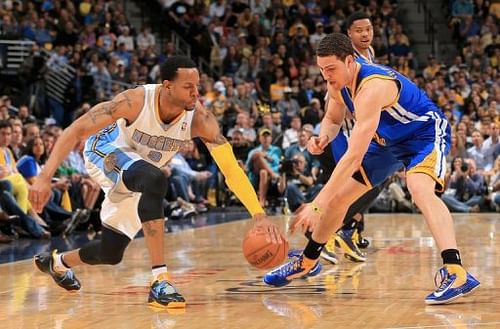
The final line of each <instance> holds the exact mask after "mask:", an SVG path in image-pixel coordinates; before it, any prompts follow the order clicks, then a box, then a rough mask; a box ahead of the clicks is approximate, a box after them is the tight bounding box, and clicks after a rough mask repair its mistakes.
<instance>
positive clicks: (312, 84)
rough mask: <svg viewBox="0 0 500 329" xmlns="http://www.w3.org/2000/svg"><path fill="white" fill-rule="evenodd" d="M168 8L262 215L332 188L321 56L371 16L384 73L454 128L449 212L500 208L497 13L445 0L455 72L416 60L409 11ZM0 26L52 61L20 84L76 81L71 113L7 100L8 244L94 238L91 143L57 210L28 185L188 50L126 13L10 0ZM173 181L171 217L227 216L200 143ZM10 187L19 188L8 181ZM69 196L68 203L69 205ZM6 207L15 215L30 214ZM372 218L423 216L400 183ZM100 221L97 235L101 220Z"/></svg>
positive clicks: (326, 6)
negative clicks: (66, 140)
mask: <svg viewBox="0 0 500 329" xmlns="http://www.w3.org/2000/svg"><path fill="white" fill-rule="evenodd" d="M161 3H162V5H163V13H162V19H163V20H164V22H165V24H166V26H168V27H169V28H170V29H172V30H173V31H176V33H177V34H178V35H179V36H181V37H182V38H184V39H185V40H186V41H187V42H188V44H190V45H191V56H192V57H193V58H194V59H195V60H200V59H201V60H203V61H205V62H206V63H208V66H209V68H210V69H209V70H208V71H206V72H202V74H201V81H200V95H201V99H200V100H201V102H202V103H203V104H204V106H205V107H206V108H207V109H209V110H210V111H212V112H213V113H214V115H215V116H216V117H217V119H218V120H219V122H220V125H221V127H222V129H223V132H224V134H225V135H226V136H227V137H228V139H229V140H230V142H231V143H232V145H233V150H234V152H235V155H236V157H237V159H238V161H239V162H240V164H241V166H242V168H244V169H245V170H246V172H247V173H248V175H249V178H250V180H251V181H252V183H253V184H254V187H255V190H256V192H257V193H258V196H259V199H260V202H261V204H262V205H263V206H265V207H269V206H272V205H273V204H274V203H275V202H282V201H283V200H286V201H287V203H288V206H289V208H290V209H291V210H294V209H295V208H297V207H298V206H299V205H300V204H301V203H303V202H305V201H306V200H308V199H309V198H311V197H312V196H313V195H314V194H315V193H317V191H318V190H319V188H321V183H322V182H323V181H324V178H322V177H321V166H320V165H319V162H318V161H317V160H316V159H314V158H313V157H312V156H311V155H310V154H309V153H308V152H307V150H306V148H305V145H306V143H307V140H308V138H309V137H310V136H312V135H314V134H318V132H319V123H320V122H321V119H322V117H323V115H324V97H325V94H326V84H325V82H324V81H323V79H322V77H321V75H320V72H319V69H318V67H317V66H316V65H315V56H314V49H315V46H316V44H317V43H318V41H319V40H320V39H321V38H322V37H323V36H324V35H325V34H326V33H331V32H345V22H346V18H347V17H348V16H349V15H351V14H352V13H354V12H356V11H364V12H366V13H367V14H369V15H370V17H371V20H372V24H373V29H374V40H373V43H372V46H373V48H374V51H375V54H376V61H377V62H378V63H381V64H385V65H389V66H392V67H394V68H395V69H397V70H398V71H400V72H402V73H404V74H405V75H407V76H408V77H410V78H411V79H412V80H413V81H414V82H415V83H417V84H418V85H419V86H420V87H421V88H423V89H424V90H425V91H426V92H427V93H428V95H429V96H430V97H431V98H432V99H433V100H434V101H435V102H436V103H437V104H438V105H439V106H440V107H441V108H442V110H443V111H444V113H445V114H446V115H447V116H448V118H449V120H450V123H451V125H452V146H451V150H450V154H449V156H448V158H447V161H448V165H449V177H448V178H447V188H446V190H445V191H444V193H443V194H442V198H443V200H444V201H445V202H446V204H447V205H448V206H449V207H450V209H452V210H453V211H458V212H475V211H481V210H483V211H491V210H493V211H495V210H497V209H498V207H499V205H500V193H499V192H498V191H500V160H499V158H498V155H499V153H500V147H499V143H498V138H499V131H498V129H499V124H500V118H499V111H500V86H499V85H498V80H499V79H498V78H499V73H498V72H499V67H498V65H499V64H498V63H499V59H500V49H499V48H498V41H499V36H498V20H499V19H500V12H499V11H500V7H499V3H498V2H497V1H478V0H476V1H469V0H454V1H449V2H448V1H443V9H444V10H445V11H446V13H447V14H448V16H449V27H450V33H453V35H454V38H455V40H456V42H457V56H456V58H455V59H454V61H453V62H452V63H443V62H442V61H441V59H440V58H439V57H438V56H437V54H428V55H429V56H428V60H427V63H419V62H418V61H417V57H416V56H415V54H414V53H413V51H412V44H411V39H410V37H409V36H408V35H407V33H405V25H404V22H403V20H402V19H401V17H399V8H398V3H397V1H389V0H383V1H375V0H371V1H352V0H345V1H335V0H330V1H291V0H249V1H245V0H232V1H228V0H215V1H194V0H179V1H173V2H172V1H161ZM0 18H1V20H0V38H1V39H20V40H31V41H33V42H34V45H33V58H37V57H36V56H37V54H39V52H40V51H41V50H42V51H44V52H45V53H48V54H50V56H49V57H48V58H47V60H46V62H44V63H43V65H37V62H36V61H35V60H32V61H27V62H28V67H24V68H23V72H24V73H23V74H24V75H23V74H21V75H20V77H21V78H22V77H23V76H24V77H25V80H24V81H26V84H27V85H31V84H34V83H37V80H39V79H36V78H33V77H34V76H36V75H37V74H38V75H39V74H40V70H41V66H43V67H46V66H49V67H56V68H57V67H61V66H64V65H69V66H71V67H73V68H74V69H75V72H76V75H75V78H74V80H73V83H72V85H71V86H70V87H69V88H68V91H67V93H66V98H65V101H64V102H60V101H59V102H57V101H55V100H54V99H51V98H50V96H47V97H46V98H45V99H43V98H42V100H41V101H37V103H36V104H35V105H33V104H30V105H27V104H26V102H25V101H24V100H25V99H27V98H26V97H21V98H19V97H18V99H17V100H16V98H15V97H13V96H14V95H9V94H6V95H5V96H3V97H2V98H1V99H0V109H1V110H0V114H1V118H0V119H2V120H3V121H2V124H0V134H1V135H0V144H1V145H0V146H1V147H2V148H3V149H4V152H3V154H4V156H3V158H2V156H1V154H0V164H1V165H2V166H1V167H0V168H1V169H2V170H1V171H0V175H2V176H1V177H3V178H2V179H1V180H0V182H2V183H5V186H3V185H1V186H0V188H1V190H2V192H1V193H3V195H4V198H5V199H6V200H7V199H8V200H10V201H2V200H0V206H1V208H2V209H3V211H4V212H5V213H6V214H8V215H17V216H18V217H19V218H9V217H8V216H2V214H3V213H0V223H4V222H5V225H1V224H0V229H1V230H2V232H3V233H1V235H0V237H1V239H4V240H6V241H7V240H9V239H12V238H13V237H15V236H16V234H18V233H16V232H13V231H12V230H11V229H10V227H12V226H13V227H20V228H22V231H21V233H22V234H24V235H27V236H31V237H36V238H37V237H48V236H49V235H50V233H52V234H57V233H58V232H61V231H64V230H65V229H66V228H67V227H68V224H70V223H74V222H77V223H79V225H80V226H82V224H81V222H85V221H86V219H87V218H88V217H91V218H92V217H96V218H97V217H98V216H97V210H98V208H99V197H100V193H99V190H98V186H97V185H96V184H95V183H94V182H92V180H91V179H89V178H88V176H87V175H86V171H85V168H84V166H83V159H82V155H81V145H79V146H78V147H77V148H76V149H75V150H74V151H73V152H72V153H71V155H70V156H69V157H68V159H67V161H66V162H65V165H64V167H63V168H61V170H60V173H59V176H58V177H59V178H58V179H57V181H54V183H53V184H54V186H53V187H54V189H53V190H54V198H53V200H51V203H50V205H48V207H53V208H51V210H50V211H49V210H47V214H45V213H44V214H42V215H43V216H39V215H38V214H33V212H30V209H29V203H28V202H27V199H26V195H25V193H26V189H27V186H28V185H29V184H30V182H32V180H33V179H34V178H35V177H36V174H37V173H38V172H39V168H40V166H43V163H44V161H45V159H46V156H47V155H48V154H50V151H51V147H52V145H53V143H54V141H55V140H56V139H57V136H58V135H59V134H60V132H61V128H62V127H65V126H67V125H68V124H70V123H71V121H72V120H74V118H76V117H77V116H79V115H81V114H82V113H85V112H86V111H88V110H89V109H90V108H91V106H92V105H93V104H95V103H96V102H99V101H102V100H107V99H109V98H111V97H113V96H114V95H116V94H117V93H119V92H120V91H122V90H123V89H124V88H128V87H130V86H135V85H140V84H145V83H158V82H161V81H160V76H159V71H160V70H159V66H160V65H161V64H162V63H163V62H164V61H165V59H167V58H168V57H169V56H172V55H174V54H176V53H177V51H178V49H175V46H174V43H173V42H172V41H171V40H157V38H156V37H155V35H154V32H155V31H153V30H152V29H151V27H150V26H148V25H146V24H145V25H143V26H140V27H136V26H132V25H131V24H130V23H129V21H128V19H127V17H126V15H125V11H124V8H123V2H122V1H104V0H73V1H69V0H67V1H62V0H44V1H41V0H40V1H36V0H32V1H15V0H14V1H3V2H2V7H1V8H0ZM30 77H31V78H30ZM26 90H27V92H30V91H32V90H33V89H32V88H27V89H26ZM26 90H25V92H26ZM11 98H12V99H14V101H12V99H11ZM37 99H38V98H37ZM35 107H36V108H35ZM47 118H48V119H47ZM4 126H5V127H4ZM2 127H3V128H2ZM7 135H9V136H10V137H6V136H7ZM7 150H8V151H7ZM28 158H29V160H26V159H28ZM163 170H164V172H165V175H167V176H168V177H170V182H171V189H170V191H169V193H168V195H167V197H166V201H169V203H167V202H166V213H167V214H168V216H169V217H171V218H182V217H185V216H188V215H190V214H193V213H196V212H198V213H199V212H204V211H206V210H207V207H210V206H211V205H212V206H213V205H215V201H214V194H216V195H217V198H216V199H217V201H219V202H225V203H227V202H230V201H231V197H230V196H229V194H227V193H226V194H224V188H221V186H223V184H222V183H221V181H220V175H219V174H218V173H217V170H216V167H215V165H214V164H213V162H212V160H211V158H210V156H209V154H208V152H207V150H206V149H205V148H204V146H203V144H202V143H201V142H200V141H199V140H194V141H193V142H192V143H189V144H186V145H185V146H184V147H183V149H182V150H181V152H179V154H178V155H176V157H175V158H174V159H173V160H172V161H171V163H170V165H169V166H167V167H165V168H163ZM11 176H12V177H14V176H15V177H17V178H13V179H11V178H9V179H7V178H8V177H11ZM221 190H222V192H221ZM23 195H24V196H23ZM101 196H102V195H101ZM66 198H67V199H69V202H68V200H66V201H65V202H61V200H63V201H64V200H65V199H66ZM221 200H222V201H221ZM14 201H15V202H14ZM172 201H175V202H172ZM8 204H9V205H11V206H12V205H17V207H18V208H19V209H17V210H19V211H17V210H16V211H13V210H11V208H9V207H10V206H8ZM167 204H168V206H167ZM61 205H65V207H62V206H61ZM372 210H376V211H417V210H416V209H415V208H414V206H413V204H412V202H411V200H410V199H409V194H408V191H407V190H406V187H405V178H404V172H401V173H398V174H397V175H395V176H394V177H393V178H392V179H391V181H390V182H389V183H388V184H387V187H386V188H385V189H384V191H383V193H382V194H381V196H380V197H379V199H378V200H377V201H376V202H375V204H374V205H373V207H372ZM49 213H50V214H49ZM3 217H5V219H2V218H3ZM75 217H78V218H79V219H78V220H75ZM68 218H69V219H68ZM90 222H92V223H94V224H95V225H92V226H95V227H96V229H97V227H98V224H97V222H98V221H90ZM18 224H19V225H18ZM21 224H22V225H21ZM70 226H71V225H70ZM87 226H88V224H87ZM72 229H73V228H71V227H70V231H71V230H72ZM23 231H24V232H23Z"/></svg>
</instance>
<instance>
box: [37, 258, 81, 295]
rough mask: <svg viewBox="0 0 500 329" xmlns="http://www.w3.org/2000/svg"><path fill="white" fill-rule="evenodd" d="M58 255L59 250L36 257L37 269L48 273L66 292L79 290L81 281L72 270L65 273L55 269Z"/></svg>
mask: <svg viewBox="0 0 500 329" xmlns="http://www.w3.org/2000/svg"><path fill="white" fill-rule="evenodd" d="M56 255H57V250H54V251H52V253H50V252H42V253H41V254H38V255H36V256H35V258H34V261H35V265H36V267H37V268H38V269H39V270H40V271H42V272H43V273H47V274H48V275H50V276H51V277H52V279H54V281H55V283H57V285H58V286H59V287H62V288H64V289H66V290H69V291H71V290H79V289H80V287H81V285H80V281H78V279H77V278H76V277H75V274H74V273H73V271H72V270H67V271H65V272H63V273H60V272H56V270H55V269H54V257H55V256H56Z"/></svg>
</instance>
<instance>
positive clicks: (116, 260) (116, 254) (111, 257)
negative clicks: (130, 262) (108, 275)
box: [101, 249, 125, 265]
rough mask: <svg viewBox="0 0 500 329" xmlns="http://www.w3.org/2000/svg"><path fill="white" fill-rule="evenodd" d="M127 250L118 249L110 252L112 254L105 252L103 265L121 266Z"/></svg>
mask: <svg viewBox="0 0 500 329" xmlns="http://www.w3.org/2000/svg"><path fill="white" fill-rule="evenodd" d="M124 252H125V250H121V249H116V250H110V252H104V253H103V254H102V255H101V264H104V265H117V264H120V263H121V261H122V259H123V253H124Z"/></svg>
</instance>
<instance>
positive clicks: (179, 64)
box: [161, 56, 197, 81]
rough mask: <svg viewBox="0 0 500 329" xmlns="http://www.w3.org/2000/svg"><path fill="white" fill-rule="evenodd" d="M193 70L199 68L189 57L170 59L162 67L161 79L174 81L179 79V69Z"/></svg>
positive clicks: (173, 57)
mask: <svg viewBox="0 0 500 329" xmlns="http://www.w3.org/2000/svg"><path fill="white" fill-rule="evenodd" d="M192 68H197V66H196V63H195V62H194V61H193V60H192V59H191V58H189V57H187V56H172V57H169V58H167V60H166V61H165V63H163V65H162V66H161V79H162V80H169V81H173V80H175V78H176V77H177V70H178V69H192Z"/></svg>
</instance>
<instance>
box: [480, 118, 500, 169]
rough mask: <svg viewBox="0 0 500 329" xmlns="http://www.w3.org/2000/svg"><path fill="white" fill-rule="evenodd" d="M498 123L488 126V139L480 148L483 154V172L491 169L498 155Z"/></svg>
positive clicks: (499, 151)
mask: <svg viewBox="0 0 500 329" xmlns="http://www.w3.org/2000/svg"><path fill="white" fill-rule="evenodd" d="M498 135H499V127H498V123H496V122H492V123H490V125H489V137H488V138H487V139H486V140H485V141H484V142H483V144H482V148H483V150H484V154H485V167H484V169H485V170H491V168H493V165H494V162H495V159H496V158H497V156H498V154H500V143H499V137H498Z"/></svg>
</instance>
